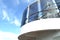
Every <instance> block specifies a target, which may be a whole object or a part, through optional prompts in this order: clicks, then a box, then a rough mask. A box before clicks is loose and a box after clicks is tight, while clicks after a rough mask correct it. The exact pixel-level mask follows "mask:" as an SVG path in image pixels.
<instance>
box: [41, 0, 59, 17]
mask: <svg viewBox="0 0 60 40" xmlns="http://www.w3.org/2000/svg"><path fill="white" fill-rule="evenodd" d="M40 4H41V12H42V18H57V17H58V13H59V10H58V8H57V5H56V3H55V1H53V0H40Z"/></svg>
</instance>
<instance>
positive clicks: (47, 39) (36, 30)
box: [18, 18, 60, 40]
mask: <svg viewBox="0 0 60 40" xmlns="http://www.w3.org/2000/svg"><path fill="white" fill-rule="evenodd" d="M59 29H60V18H51V19H41V20H37V21H33V22H30V23H27V24H26V25H24V26H23V27H21V32H20V36H19V37H18V38H19V40H60V30H59Z"/></svg>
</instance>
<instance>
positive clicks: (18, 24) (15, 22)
mask: <svg viewBox="0 0 60 40" xmlns="http://www.w3.org/2000/svg"><path fill="white" fill-rule="evenodd" d="M11 23H12V24H15V25H16V26H20V22H19V20H18V19H17V18H15V19H14V20H13V21H12V22H11Z"/></svg>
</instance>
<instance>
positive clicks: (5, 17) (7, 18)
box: [2, 9, 9, 21]
mask: <svg viewBox="0 0 60 40" xmlns="http://www.w3.org/2000/svg"><path fill="white" fill-rule="evenodd" d="M2 13H3V18H2V19H3V20H4V19H6V20H8V21H9V16H8V13H7V11H6V10H5V9H3V10H2Z"/></svg>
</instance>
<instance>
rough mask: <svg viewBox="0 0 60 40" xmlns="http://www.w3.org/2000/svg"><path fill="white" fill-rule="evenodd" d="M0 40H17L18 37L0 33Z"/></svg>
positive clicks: (12, 34)
mask: <svg viewBox="0 0 60 40" xmlns="http://www.w3.org/2000/svg"><path fill="white" fill-rule="evenodd" d="M0 40H18V35H17V34H14V33H11V32H3V31H0Z"/></svg>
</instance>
